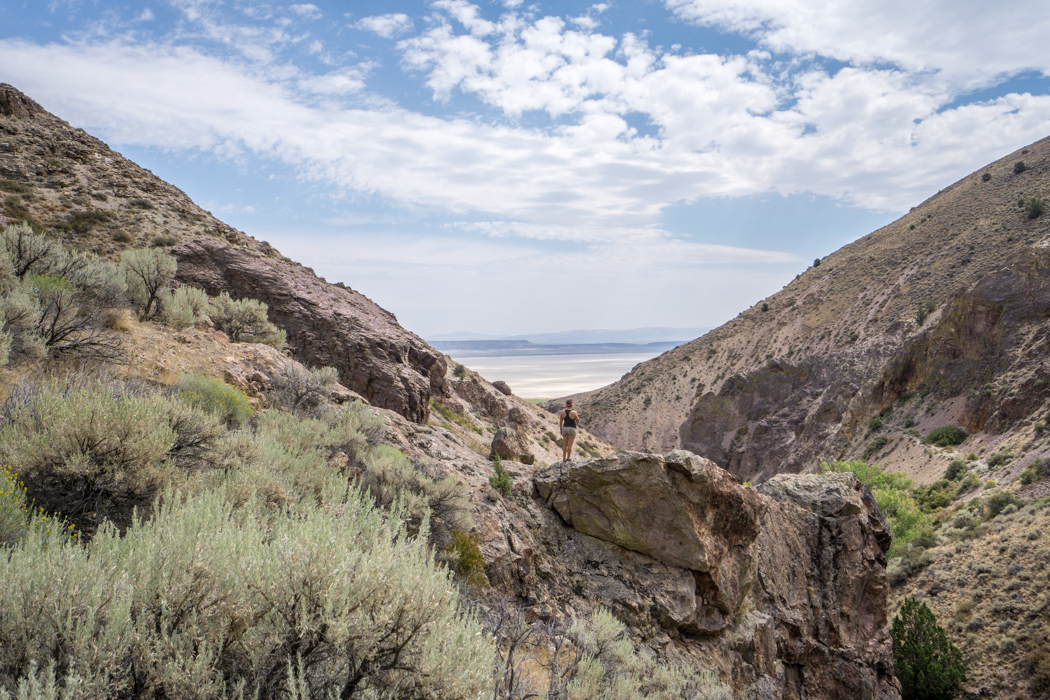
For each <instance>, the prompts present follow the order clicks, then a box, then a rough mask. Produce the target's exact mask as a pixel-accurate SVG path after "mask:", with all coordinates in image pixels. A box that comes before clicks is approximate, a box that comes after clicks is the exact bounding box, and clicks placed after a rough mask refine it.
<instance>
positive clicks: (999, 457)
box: [988, 450, 1013, 469]
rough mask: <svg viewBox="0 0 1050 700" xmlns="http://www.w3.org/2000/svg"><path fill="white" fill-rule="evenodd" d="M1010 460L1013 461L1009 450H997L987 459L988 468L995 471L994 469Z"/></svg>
mask: <svg viewBox="0 0 1050 700" xmlns="http://www.w3.org/2000/svg"><path fill="white" fill-rule="evenodd" d="M1011 459H1013V453H1011V452H1010V450H999V451H998V452H996V453H995V454H993V455H992V456H991V457H989V458H988V466H989V467H991V468H992V469H995V468H996V467H1001V466H1003V465H1004V464H1006V463H1007V462H1009V461H1010V460H1011Z"/></svg>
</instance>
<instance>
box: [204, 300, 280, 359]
mask: <svg viewBox="0 0 1050 700" xmlns="http://www.w3.org/2000/svg"><path fill="white" fill-rule="evenodd" d="M266 312H267V306H266V304H264V303H263V302H261V301H259V300H257V299H234V298H233V297H231V296H230V295H229V294H227V293H226V292H223V293H222V294H220V295H219V296H218V297H216V298H215V299H212V300H211V309H210V311H209V312H208V313H209V316H211V320H212V321H213V322H214V323H215V327H216V328H218V329H219V330H221V331H222V332H223V333H225V334H226V335H228V336H229V337H230V340H232V341H233V342H235V343H262V344H263V345H272V346H273V347H275V348H277V349H278V350H282V349H283V348H284V341H285V332H284V330H283V329H281V328H278V327H277V326H276V325H274V324H273V323H272V322H271V321H270V320H269V318H267V316H266Z"/></svg>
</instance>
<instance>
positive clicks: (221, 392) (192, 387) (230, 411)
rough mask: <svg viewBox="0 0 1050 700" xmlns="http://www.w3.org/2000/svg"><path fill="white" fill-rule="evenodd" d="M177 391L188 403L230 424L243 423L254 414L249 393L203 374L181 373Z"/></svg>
mask: <svg viewBox="0 0 1050 700" xmlns="http://www.w3.org/2000/svg"><path fill="white" fill-rule="evenodd" d="M175 393H176V395H177V396H178V397H179V398H180V399H182V400H183V401H185V402H186V403H188V404H190V405H191V406H196V407H198V408H201V409H203V410H205V411H207V412H208V413H210V414H212V415H213V416H215V417H217V418H218V419H219V420H221V421H223V422H225V423H226V424H227V425H230V426H238V425H241V424H242V423H244V422H245V421H246V420H248V419H249V418H251V415H252V407H251V404H250V403H249V402H248V395H247V394H245V393H244V392H243V391H241V390H240V389H238V388H237V387H234V386H230V385H229V384H227V383H225V382H223V381H220V380H218V379H214V378H212V377H207V376H205V375H203V374H185V373H183V374H180V375H179V379H178V381H177V382H176V383H175Z"/></svg>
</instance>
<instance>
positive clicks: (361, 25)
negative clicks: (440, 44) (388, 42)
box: [353, 12, 413, 39]
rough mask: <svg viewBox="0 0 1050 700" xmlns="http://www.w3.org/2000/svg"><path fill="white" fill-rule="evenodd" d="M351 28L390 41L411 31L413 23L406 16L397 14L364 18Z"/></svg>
mask: <svg viewBox="0 0 1050 700" xmlns="http://www.w3.org/2000/svg"><path fill="white" fill-rule="evenodd" d="M353 26H354V27H355V28H357V29H363V30H365V31H368V32H373V33H375V34H378V35H379V36H381V37H383V38H384V39H391V38H393V37H394V36H397V35H398V34H404V33H405V32H407V31H409V30H410V29H412V26H413V23H412V19H411V18H410V17H409V16H408V15H406V14H403V13H400V12H399V13H397V14H390V15H375V16H372V17H365V18H363V19H359V20H358V21H357V22H355V23H354V24H353Z"/></svg>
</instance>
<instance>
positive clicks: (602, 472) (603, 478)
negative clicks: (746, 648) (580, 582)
mask: <svg viewBox="0 0 1050 700" xmlns="http://www.w3.org/2000/svg"><path fill="white" fill-rule="evenodd" d="M535 483H536V487H537V489H538V490H539V493H540V496H541V497H543V498H544V499H545V500H546V501H547V503H548V504H549V505H550V506H551V507H552V508H553V509H554V510H555V511H557V513H558V514H559V515H560V516H561V517H562V519H563V520H564V521H565V522H566V523H567V524H568V525H571V526H572V527H573V528H575V529H577V530H579V531H580V532H583V533H585V534H588V535H591V536H592V537H597V538H599V539H603V540H605V541H607V542H613V543H615V544H618V545H620V546H621V547H625V548H627V549H631V550H634V551H636V552H641V553H642V554H647V555H649V556H650V557H652V558H653V559H656V560H657V561H659V562H662V563H664V564H669V565H671V566H677V567H680V568H682V569H687V570H689V571H692V572H694V576H696V578H697V581H698V582H699V583H700V585H701V586H702V587H703V588H704V589H705V594H706V596H707V597H708V599H709V602H710V603H712V604H713V605H714V606H715V607H716V608H717V609H718V610H719V611H720V612H721V613H722V614H732V613H733V612H735V611H736V609H737V607H738V606H739V604H740V602H741V596H742V593H744V592H746V590H747V587H748V586H749V584H750V571H749V564H750V553H751V545H752V543H753V542H754V541H755V537H756V536H757V535H758V531H759V523H760V521H761V517H762V511H763V510H764V509H765V505H766V504H765V503H764V502H763V501H762V499H760V498H759V497H758V496H757V495H756V494H755V492H754V491H752V490H749V489H743V488H740V487H738V486H737V484H736V481H735V480H734V479H733V477H732V476H730V475H729V474H728V473H726V472H725V471H723V470H722V469H719V468H718V467H717V466H716V465H715V464H714V463H713V462H711V461H710V460H707V459H704V458H702V457H698V456H696V455H693V454H690V453H688V452H685V451H682V450H677V451H675V452H672V453H671V454H669V455H668V456H667V458H666V459H664V458H663V457H660V456H658V455H641V454H635V453H629V452H621V453H619V454H617V455H615V456H613V457H609V458H607V459H599V460H591V461H588V462H583V463H582V464H579V465H576V466H567V465H566V463H564V462H561V463H559V464H558V465H557V466H556V467H555V468H554V469H550V470H547V471H545V472H543V473H542V474H540V475H538V476H537V477H536V480H535Z"/></svg>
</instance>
